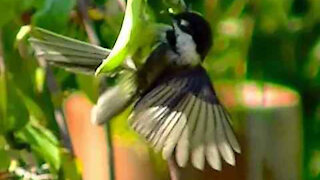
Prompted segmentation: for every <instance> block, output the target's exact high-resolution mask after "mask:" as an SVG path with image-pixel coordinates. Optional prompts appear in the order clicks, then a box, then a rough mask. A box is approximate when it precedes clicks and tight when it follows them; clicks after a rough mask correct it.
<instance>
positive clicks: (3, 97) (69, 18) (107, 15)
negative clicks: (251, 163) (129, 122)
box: [0, 0, 320, 179]
mask: <svg viewBox="0 0 320 180" xmlns="http://www.w3.org/2000/svg"><path fill="white" fill-rule="evenodd" d="M117 2H119V1H118V0H94V1H92V2H91V3H90V4H88V7H89V10H88V15H89V19H91V20H92V27H93V29H94V31H95V33H96V35H97V37H98V38H99V39H100V42H101V45H102V46H103V47H107V48H111V47H113V44H114V43H115V41H116V39H117V37H118V34H119V32H120V27H121V23H122V19H123V17H124V12H123V11H122V10H121V6H119V5H118V4H117ZM130 2H143V3H144V2H147V5H148V6H149V7H150V9H149V10H148V12H147V13H148V14H150V15H152V16H151V17H152V19H153V21H157V22H169V21H168V17H166V15H165V14H162V13H160V12H161V11H163V10H166V8H167V7H168V6H170V7H171V6H174V5H173V4H170V3H172V2H174V1H168V0H163V1H160V0H159V1H154V0H149V1H143V0H139V1H131V0H129V1H128V3H129V4H130ZM164 2H166V3H164ZM185 2H186V6H187V7H191V8H192V9H194V10H196V11H199V12H200V13H202V14H204V16H205V17H206V19H208V20H209V21H210V24H211V26H212V28H213V33H214V47H213V49H212V50H211V52H210V54H209V56H208V58H207V59H206V60H205V66H206V68H207V69H208V71H209V74H210V76H212V77H214V79H219V78H224V79H234V80H243V79H253V80H261V81H271V82H275V83H279V84H283V85H286V86H290V87H292V88H293V89H295V90H297V91H298V93H299V94H300V95H301V97H302V98H301V99H302V101H303V102H302V103H303V104H302V107H303V114H304V121H303V122H304V145H305V147H304V153H305V158H304V166H303V167H304V179H318V178H319V177H320V166H319V162H320V160H319V159H320V158H319V157H318V156H319V155H318V154H319V151H320V141H319V140H318V137H320V128H319V127H320V126H319V117H320V116H319V113H320V103H319V102H320V96H319V92H320V1H319V0H309V1H303V0H260V1H237V0H219V1H214V0H201V1H199V0H186V1H185ZM78 4H79V3H78ZM78 6H79V5H78ZM78 6H77V1H76V0H1V1H0V159H1V161H0V174H2V172H9V171H10V172H15V169H17V168H18V167H21V168H24V169H26V170H28V167H30V166H33V167H36V168H37V169H38V170H39V172H44V170H43V168H42V167H43V165H49V167H50V168H49V169H50V174H52V175H54V176H55V177H57V176H59V178H60V177H61V178H62V179H67V178H68V177H69V179H79V172H78V171H79V169H78V167H77V166H76V160H75V159H74V158H73V157H72V155H71V153H72V152H70V151H66V149H65V147H64V146H63V145H65V142H64V139H65V138H64V137H63V135H62V133H61V129H59V127H58V124H57V121H56V118H55V113H57V112H59V110H60V111H61V103H62V100H63V98H64V97H65V96H66V95H67V94H68V93H70V92H71V91H83V92H85V93H86V94H87V95H88V97H89V98H90V99H91V100H92V101H93V102H94V101H95V100H96V98H97V94H98V85H97V84H98V81H97V80H96V79H95V78H94V77H91V76H86V75H74V74H71V73H68V72H65V71H63V70H60V69H56V68H54V69H50V68H46V71H44V69H43V68H42V67H40V65H39V64H41V61H40V62H37V60H36V59H35V58H34V57H33V55H32V51H31V49H30V46H29V45H28V44H27V42H25V40H23V39H22V40H21V42H19V43H17V42H16V40H15V39H16V35H17V33H18V31H19V29H20V27H21V26H23V25H26V24H32V25H35V26H39V27H43V28H46V29H49V30H52V31H54V32H57V33H60V34H63V35H67V36H70V37H73V38H76V39H79V40H84V41H89V39H88V34H87V31H86V28H85V25H84V24H83V17H82V16H80V15H79V13H77V9H79V7H78ZM126 18H127V17H126ZM129 18H130V17H129ZM135 21H136V20H134V21H133V22H134V23H135V24H136V22H135ZM138 23H143V22H138ZM125 25H127V26H128V25H129V24H127V23H125ZM131 28H132V29H133V31H141V29H139V28H136V27H131ZM135 28H136V29H135ZM140 28H141V27H140ZM129 29H130V28H129ZM132 29H131V30H132ZM127 30H128V29H127ZM122 33H123V31H122V29H121V33H120V35H122ZM119 38H120V37H119ZM125 38H128V37H126V36H125ZM136 38H137V37H136ZM127 40H128V39H127ZM135 41H136V40H135ZM126 43H128V41H126V42H125V43H124V44H126ZM117 44H118V41H117V43H116V46H117ZM126 45H127V44H126ZM141 45H142V44H140V46H141ZM123 47H124V46H123V44H120V45H119V52H120V53H123V52H121V51H130V52H131V53H132V52H134V51H135V50H136V49H134V48H137V47H136V46H134V45H133V44H131V45H130V46H128V47H126V48H132V49H130V50H128V49H121V48H123ZM130 52H129V54H130ZM126 53H128V52H126ZM116 55H118V54H116ZM110 58H116V60H110V61H109V62H115V64H112V65H110V66H109V67H106V68H105V69H103V70H102V71H105V70H110V69H112V68H114V67H116V66H117V65H119V62H120V63H121V58H123V57H121V56H110ZM117 58H118V60H117ZM119 59H120V60H119ZM89 85H90V86H91V87H92V88H88V87H89ZM115 124H117V123H115ZM122 131H124V130H123V129H120V130H118V132H122ZM125 136H127V134H125ZM26 157H27V158H26ZM14 164H15V165H14ZM14 167H16V168H14ZM13 174H14V173H13Z"/></svg>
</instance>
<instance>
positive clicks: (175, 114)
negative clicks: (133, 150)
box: [130, 66, 240, 170]
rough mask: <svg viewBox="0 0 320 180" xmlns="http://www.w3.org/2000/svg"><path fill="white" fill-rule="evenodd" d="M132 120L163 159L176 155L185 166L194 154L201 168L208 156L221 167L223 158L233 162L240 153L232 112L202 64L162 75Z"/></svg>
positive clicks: (216, 165) (140, 101) (215, 167)
mask: <svg viewBox="0 0 320 180" xmlns="http://www.w3.org/2000/svg"><path fill="white" fill-rule="evenodd" d="M130 124H131V126H132V127H133V128H134V129H135V130H136V131H137V132H138V133H139V134H141V135H142V136H143V137H145V138H146V140H147V141H148V142H150V143H151V144H152V146H153V147H154V148H155V149H156V150H158V151H160V150H162V155H163V157H164V159H167V158H168V157H170V156H171V155H174V154H175V158H176V161H177V163H178V165H179V166H181V167H184V166H185V165H186V164H187V162H188V160H189V156H190V157H191V162H192V164H193V166H194V167H196V168H198V169H203V168H204V165H205V160H207V162H208V163H209V165H210V166H211V167H212V168H214V169H216V170H220V169H221V160H220V159H221V158H222V159H224V160H225V161H226V162H227V163H228V164H231V165H234V164H235V156H234V151H235V152H238V153H240V147H239V144H238V142H237V139H236V137H235V135H234V132H233V129H232V127H231V124H230V116H229V114H228V113H227V112H226V110H225V109H224V107H223V106H222V105H221V104H220V103H219V100H218V98H217V96H216V94H215V92H214V89H213V87H212V85H211V83H210V79H209V77H208V75H207V74H206V72H205V70H204V69H203V68H202V67H201V66H199V67H197V68H193V69H187V70H183V71H181V72H179V73H175V74H173V75H166V76H165V77H161V78H160V80H159V81H158V82H156V83H155V85H154V86H153V87H152V88H151V89H150V90H149V91H147V93H145V94H144V95H143V96H142V97H141V99H140V100H139V101H138V102H137V103H136V105H135V108H134V111H133V113H132V115H131V117H130Z"/></svg>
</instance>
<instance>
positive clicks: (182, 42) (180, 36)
mask: <svg viewBox="0 0 320 180" xmlns="http://www.w3.org/2000/svg"><path fill="white" fill-rule="evenodd" d="M174 30H175V34H176V37H177V41H176V47H177V51H178V53H179V54H180V58H179V60H177V62H176V63H177V64H178V65H197V64H199V63H200V62H201V60H200V56H199V54H198V52H197V50H196V44H195V42H194V41H193V38H192V36H191V35H189V34H187V33H185V32H183V31H182V30H181V29H180V28H179V27H178V26H177V25H176V24H175V23H174Z"/></svg>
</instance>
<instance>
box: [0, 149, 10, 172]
mask: <svg viewBox="0 0 320 180" xmlns="http://www.w3.org/2000/svg"><path fill="white" fill-rule="evenodd" d="M0 159H1V161H0V172H4V171H7V170H8V168H9V166H10V156H9V153H8V152H7V151H6V150H4V149H1V148H0Z"/></svg>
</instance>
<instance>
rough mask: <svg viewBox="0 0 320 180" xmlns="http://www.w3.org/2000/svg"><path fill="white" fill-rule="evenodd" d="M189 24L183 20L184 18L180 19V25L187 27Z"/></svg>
mask: <svg viewBox="0 0 320 180" xmlns="http://www.w3.org/2000/svg"><path fill="white" fill-rule="evenodd" d="M189 24H190V23H189V22H188V21H186V20H184V19H182V20H181V21H180V25H181V26H184V27H188V26H189Z"/></svg>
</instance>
